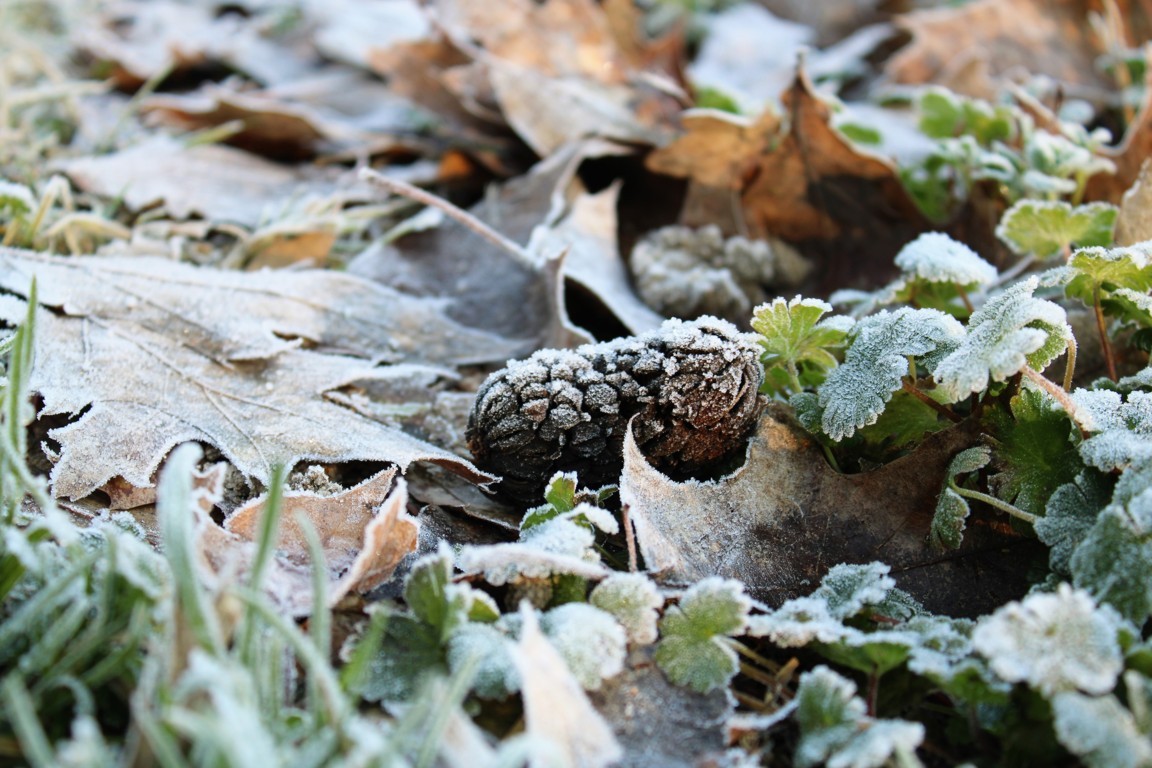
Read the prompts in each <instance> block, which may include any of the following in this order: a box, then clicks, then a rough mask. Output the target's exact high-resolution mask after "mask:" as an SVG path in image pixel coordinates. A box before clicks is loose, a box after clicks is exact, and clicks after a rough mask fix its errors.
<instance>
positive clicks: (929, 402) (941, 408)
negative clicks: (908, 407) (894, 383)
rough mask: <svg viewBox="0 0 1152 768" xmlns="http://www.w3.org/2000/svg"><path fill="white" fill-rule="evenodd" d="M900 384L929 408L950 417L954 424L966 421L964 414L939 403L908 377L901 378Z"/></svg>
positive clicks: (947, 417)
mask: <svg viewBox="0 0 1152 768" xmlns="http://www.w3.org/2000/svg"><path fill="white" fill-rule="evenodd" d="M900 384H901V386H903V387H904V391H905V392H907V393H908V394H910V395H912V397H914V398H916V399H917V400H919V401H920V402H922V403H924V405H926V406H928V407H929V408H931V409H932V410H934V411H936V413H938V414H940V415H941V416H943V417H944V418H946V419H948V420H949V421H951V422H952V423H953V424H959V423H960V422H962V421H964V417H963V416H961V415H960V414H958V413H956V411H954V410H952V409H951V408H949V407H948V406H946V405H942V404H941V403H938V402H936V401H935V400H933V399H932V398H930V397H928V395H926V394H925V393H924V392H923V391H921V390H920V389H917V388H916V386H915V385H914V384H913V383H912V382H910V381H908V379H906V378H904V379H901V380H900Z"/></svg>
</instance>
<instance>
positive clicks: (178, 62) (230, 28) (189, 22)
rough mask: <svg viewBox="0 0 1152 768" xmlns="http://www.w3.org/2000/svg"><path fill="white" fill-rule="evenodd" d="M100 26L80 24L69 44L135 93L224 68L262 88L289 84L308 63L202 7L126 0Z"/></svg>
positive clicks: (233, 17) (233, 18) (237, 20)
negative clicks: (156, 81) (172, 77)
mask: <svg viewBox="0 0 1152 768" xmlns="http://www.w3.org/2000/svg"><path fill="white" fill-rule="evenodd" d="M103 22H104V23H103V24H90V25H86V26H85V27H84V28H83V30H82V31H81V32H80V34H78V35H77V37H76V39H75V41H74V42H75V44H76V45H77V47H78V48H79V49H80V50H82V51H84V52H85V53H87V54H88V55H89V56H92V57H93V58H95V59H97V60H100V61H107V62H110V63H111V64H112V65H113V71H112V79H113V81H114V82H115V83H116V84H117V85H118V86H119V87H121V88H127V89H133V90H134V89H136V88H138V87H139V86H141V85H143V84H144V83H145V82H146V81H148V80H149V79H151V78H153V77H155V76H157V75H160V74H162V73H170V74H179V73H182V72H186V71H188V70H191V69H193V68H195V67H203V66H205V65H208V64H226V65H228V66H229V67H231V68H233V69H237V70H240V71H242V72H245V73H246V74H248V75H249V76H250V77H252V78H254V79H255V80H258V81H260V82H263V83H275V82H283V81H287V80H294V79H296V78H297V77H299V76H301V75H302V74H304V73H305V72H306V71H307V69H308V67H309V62H307V61H305V60H303V59H300V58H297V57H296V56H294V55H292V54H291V52H290V49H289V48H288V47H287V46H278V45H274V44H273V43H271V42H269V41H267V40H264V39H263V38H262V37H261V36H260V34H259V33H258V32H257V31H256V26H255V25H254V24H250V23H249V20H247V19H244V18H242V17H241V16H239V15H237V14H228V15H223V16H216V15H215V13H214V12H213V8H212V7H211V6H210V5H207V4H200V5H197V4H188V3H180V2H170V0H149V1H148V2H145V1H144V0H132V1H128V2H117V3H115V4H111V5H110V6H109V8H108V9H106V10H105V18H104V19H103Z"/></svg>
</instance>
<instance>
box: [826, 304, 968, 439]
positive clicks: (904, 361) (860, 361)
mask: <svg viewBox="0 0 1152 768" xmlns="http://www.w3.org/2000/svg"><path fill="white" fill-rule="evenodd" d="M963 337H964V327H963V326H962V325H960V323H959V322H958V321H957V320H956V319H955V318H952V317H949V316H948V315H946V314H944V313H943V312H940V311H938V310H934V309H909V308H907V307H905V308H902V309H898V310H896V311H894V312H889V311H887V310H883V311H881V312H879V313H877V314H875V315H871V316H870V317H867V318H865V319H863V320H861V321H860V322H858V323H857V324H856V326H855V328H853V329H852V333H851V335H850V338H851V345H850V346H849V347H848V351H847V353H846V354H845V356H844V362H843V363H842V364H841V365H840V366H839V367H837V368H836V369H835V370H833V371H832V372H831V373H830V374H829V375H828V378H827V380H826V381H825V382H824V383H823V384H822V385H821V386H820V387H819V389H818V390H817V395H818V396H819V401H818V402H819V406H820V409H821V416H820V428H821V429H822V430H823V431H824V433H825V434H827V435H828V436H829V437H831V438H832V439H833V440H842V439H844V438H846V437H851V436H852V435H853V434H855V432H856V430H857V429H860V428H861V427H864V426H867V425H869V424H873V423H875V422H876V420H877V419H878V418H879V416H880V414H881V413H883V411H884V408H885V405H886V403H887V402H888V400H889V399H890V398H891V397H892V393H893V392H895V391H896V390H898V389H900V387H901V380H902V379H903V378H904V376H906V375H908V372H909V363H908V359H909V358H910V357H911V358H920V359H921V362H922V363H923V364H924V365H926V366H928V365H931V364H932V362H934V361H935V360H938V359H939V358H940V357H941V356H942V355H944V354H947V353H948V352H950V351H951V350H952V349H954V348H955V347H956V345H957V344H958V343H959V342H960V340H961V339H963Z"/></svg>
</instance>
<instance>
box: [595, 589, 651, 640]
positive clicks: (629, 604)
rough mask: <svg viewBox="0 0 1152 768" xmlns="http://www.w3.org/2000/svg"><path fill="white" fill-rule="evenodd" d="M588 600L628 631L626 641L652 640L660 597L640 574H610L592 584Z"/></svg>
mask: <svg viewBox="0 0 1152 768" xmlns="http://www.w3.org/2000/svg"><path fill="white" fill-rule="evenodd" d="M588 602H589V603H591V604H592V605H594V606H596V607H597V608H599V609H600V610H602V611H607V612H608V613H610V614H612V616H614V617H615V618H616V621H618V622H620V624H621V626H623V627H624V631H625V632H627V633H628V642H630V643H634V644H636V645H647V644H649V643H653V642H656V637H657V630H656V621H657V619H658V618H659V610H660V608H661V607H662V606H663V605H664V597H663V596H662V595H661V594H660V590H659V589H658V588H657V587H656V584H655V583H654V582H653V581H652V580H651V579H649V578H648V577H647V576H645V575H644V574H642V573H614V574H612V575H611V576H609V577H608V578H606V579H604V581H602V582H600V583H599V584H597V585H596V588H595V589H593V590H592V594H591V595H589V596H588Z"/></svg>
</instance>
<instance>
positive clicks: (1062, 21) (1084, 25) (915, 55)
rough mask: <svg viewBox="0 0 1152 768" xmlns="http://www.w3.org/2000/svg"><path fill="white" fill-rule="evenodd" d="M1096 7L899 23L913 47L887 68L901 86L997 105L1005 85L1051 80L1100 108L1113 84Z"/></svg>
mask: <svg viewBox="0 0 1152 768" xmlns="http://www.w3.org/2000/svg"><path fill="white" fill-rule="evenodd" d="M1094 5H1096V6H1098V5H1099V3H1093V2H1091V1H1090V0H976V1H975V2H971V3H966V4H964V5H961V6H958V7H948V8H937V9H928V10H920V11H914V12H912V13H909V14H906V15H904V16H901V17H899V18H898V19H897V24H898V26H900V27H902V28H903V29H905V30H907V31H908V32H909V33H910V34H911V35H912V42H911V43H910V44H909V45H908V46H906V47H905V48H904V49H902V50H901V51H900V52H899V53H897V54H896V55H895V56H893V57H892V58H891V59H890V60H889V61H888V64H887V66H886V67H885V73H886V75H887V76H888V78H889V79H891V80H892V81H893V82H896V83H902V84H914V85H919V84H924V83H932V84H934V85H941V86H944V87H947V88H949V89H951V90H953V91H956V92H958V93H963V94H965V95H968V96H975V97H978V98H983V99H996V98H997V97H998V95H999V91H1000V89H1001V86H1002V85H1003V83H1004V82H1006V81H1014V82H1018V81H1019V80H1020V79H1021V78H1022V77H1027V76H1029V75H1047V76H1048V77H1051V78H1053V79H1054V80H1056V81H1058V82H1059V83H1060V84H1061V86H1062V88H1063V89H1064V92H1065V93H1066V94H1067V95H1069V96H1073V97H1077V98H1087V99H1089V100H1091V101H1095V102H1101V101H1103V100H1104V98H1105V97H1106V96H1107V93H1108V92H1109V91H1111V90H1112V89H1113V87H1114V83H1112V82H1110V81H1109V80H1108V78H1107V77H1106V76H1105V75H1104V74H1103V73H1102V72H1101V71H1100V68H1099V67H1098V66H1097V59H1098V57H1099V56H1100V55H1101V54H1102V53H1104V51H1103V49H1102V48H1101V47H1100V45H1099V42H1098V41H1097V40H1096V39H1095V35H1094V33H1093V31H1092V29H1091V27H1090V25H1089V24H1088V11H1089V9H1090V7H1092V6H1094Z"/></svg>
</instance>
